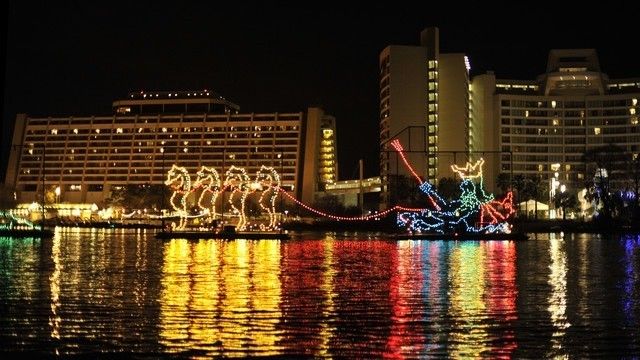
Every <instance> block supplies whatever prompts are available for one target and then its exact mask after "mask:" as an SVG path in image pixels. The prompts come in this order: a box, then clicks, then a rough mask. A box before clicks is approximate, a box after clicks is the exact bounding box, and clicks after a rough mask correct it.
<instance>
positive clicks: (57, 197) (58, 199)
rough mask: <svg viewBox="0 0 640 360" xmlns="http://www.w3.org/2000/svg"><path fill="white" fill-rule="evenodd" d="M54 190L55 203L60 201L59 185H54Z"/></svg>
mask: <svg viewBox="0 0 640 360" xmlns="http://www.w3.org/2000/svg"><path fill="white" fill-rule="evenodd" d="M54 192H55V193H56V204H59V203H60V186H56V189H55V190H54Z"/></svg>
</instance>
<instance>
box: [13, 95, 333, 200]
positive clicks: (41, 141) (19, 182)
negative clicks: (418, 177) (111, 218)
mask: <svg viewBox="0 0 640 360" xmlns="http://www.w3.org/2000/svg"><path fill="white" fill-rule="evenodd" d="M113 109H114V114H113V115H110V116H69V117H53V116H50V117H30V116H28V115H26V114H19V115H18V116H17V119H16V125H15V130H14V134H13V144H14V145H18V146H14V148H15V149H16V150H14V151H12V152H11V154H10V157H9V164H8V169H7V173H6V174H7V175H6V179H5V183H6V184H7V185H9V186H14V187H15V189H16V193H17V198H18V202H21V203H24V202H32V201H39V199H40V198H41V195H40V194H42V193H43V188H42V187H43V185H44V189H45V190H46V191H52V189H53V188H56V187H60V198H59V201H60V202H70V203H89V204H91V203H95V204H98V205H103V204H104V200H105V199H106V198H108V197H109V196H110V194H111V191H112V190H113V189H114V188H116V187H121V186H125V185H129V184H163V183H164V180H165V178H166V172H167V171H168V170H169V169H170V168H171V166H172V164H178V165H180V166H184V167H186V168H187V169H188V171H189V174H190V176H191V178H192V179H195V174H196V172H197V170H198V168H199V167H200V166H202V165H206V166H209V167H213V168H215V169H216V170H217V171H218V173H219V174H220V175H221V177H223V176H224V173H225V171H226V170H228V169H229V167H231V166H232V165H235V166H236V167H243V168H245V169H246V171H247V174H248V175H249V176H250V177H252V178H253V177H254V176H255V174H256V172H257V171H258V169H260V167H261V166H262V165H264V166H269V167H274V168H275V169H276V171H277V172H278V173H279V174H280V178H281V181H282V186H283V188H284V189H285V190H286V191H288V192H290V193H291V194H292V195H293V196H295V197H296V198H298V199H300V200H302V201H303V202H305V203H312V202H313V200H314V196H315V194H316V192H318V191H323V190H324V187H325V185H326V184H331V183H333V182H335V181H336V180H337V177H338V166H337V148H336V140H337V139H336V128H335V118H334V117H332V116H330V115H327V114H325V113H324V111H323V110H322V109H320V108H309V109H308V110H307V111H305V112H296V113H265V114H257V113H240V112H239V107H238V105H236V104H234V103H232V102H230V101H227V100H226V99H224V98H222V97H220V96H218V95H216V94H215V93H213V92H210V91H207V90H202V91H171V92H167V91H163V92H136V93H130V94H129V96H128V97H127V98H126V99H122V100H118V101H114V102H113ZM43 154H44V156H45V157H44V161H43V158H42V156H43ZM43 169H44V179H43V177H42V171H43Z"/></svg>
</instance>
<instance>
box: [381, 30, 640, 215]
mask: <svg viewBox="0 0 640 360" xmlns="http://www.w3.org/2000/svg"><path fill="white" fill-rule="evenodd" d="M469 71H470V61H469V59H468V58H467V57H466V56H465V55H464V54H458V53H456V54H441V53H440V52H439V38H438V29H437V28H427V29H425V30H424V31H422V33H421V45H420V46H399V45H391V46H388V47H386V48H385V49H384V50H383V51H382V52H381V54H380V148H381V151H380V157H381V161H380V166H381V169H380V175H381V180H382V194H383V207H385V206H390V205H392V204H390V198H391V197H392V196H393V193H391V192H390V188H389V185H390V184H392V182H393V179H394V177H395V176H396V175H401V176H410V174H408V173H407V172H406V169H405V167H404V166H403V164H402V162H400V161H398V156H397V155H396V154H395V152H394V150H393V148H392V147H391V146H389V145H390V144H389V143H390V141H391V139H394V138H398V139H399V140H400V141H401V143H402V145H403V147H404V149H405V150H406V154H407V155H408V158H409V159H408V160H409V161H410V162H411V163H412V165H413V166H414V167H415V169H416V171H417V173H418V174H419V175H420V176H421V177H423V178H424V179H428V180H429V181H431V182H433V183H437V181H438V180H439V179H441V178H443V177H450V176H453V175H452V174H451V173H450V171H449V166H450V165H451V164H453V163H457V164H458V165H460V164H464V162H465V161H467V159H469V160H474V161H475V160H477V159H479V158H480V157H483V158H484V160H485V163H484V185H485V187H486V188H488V189H489V190H490V191H496V190H497V189H496V179H497V177H498V175H499V174H500V173H507V174H509V175H514V176H515V175H517V174H521V175H524V176H531V175H535V176H537V177H538V178H540V179H541V180H542V181H543V182H545V183H546V184H548V185H549V186H558V185H560V184H561V185H565V186H566V187H570V186H573V189H574V190H577V189H581V188H583V187H584V185H585V182H586V181H589V180H593V179H594V177H599V176H601V175H599V174H602V176H606V175H607V169H603V168H596V166H595V165H594V164H593V163H589V162H586V161H584V157H583V155H584V154H585V153H588V152H589V151H590V150H594V149H598V148H601V147H603V146H605V145H609V144H613V145H615V146H616V148H617V149H618V151H620V152H622V153H623V154H624V155H623V156H627V157H628V158H629V159H628V163H631V162H632V161H634V160H636V159H637V157H638V154H639V153H640V125H639V124H638V110H639V109H638V99H640V78H624V79H610V78H609V77H608V76H607V75H606V74H605V73H603V72H602V71H601V70H600V65H599V60H598V57H597V54H596V51H595V50H594V49H569V50H551V51H550V52H549V57H548V62H547V68H546V72H545V73H544V74H541V75H540V76H538V77H537V78H536V79H532V80H512V79H500V78H499V77H497V76H496V74H495V73H494V72H493V71H489V72H487V73H486V74H482V75H476V76H473V77H472V79H470V77H469ZM612 170H613V171H614V172H615V171H620V169H618V170H616V169H608V172H611V171H612ZM596 172H598V173H599V174H596ZM608 175H611V174H608ZM609 177H610V178H615V177H611V176H609ZM554 184H555V185H554Z"/></svg>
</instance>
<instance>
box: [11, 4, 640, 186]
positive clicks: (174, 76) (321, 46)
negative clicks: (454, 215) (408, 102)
mask: <svg viewBox="0 0 640 360" xmlns="http://www.w3.org/2000/svg"><path fill="white" fill-rule="evenodd" d="M231 3H234V5H231ZM387 3H392V4H394V5H393V6H392V7H387V6H382V5H375V4H374V5H371V4H369V5H367V6H362V7H358V6H356V5H347V6H346V7H345V5H344V4H341V3H333V2H312V3H305V2H301V3H299V5H291V4H288V5H274V4H271V3H270V2H264V3H254V2H239V1H229V2H218V1H207V2H205V1H198V2H195V1H194V2H187V1H173V2H165V1H153V2H138V1H129V2H118V1H110V2H100V4H94V3H93V2H91V1H59V2H23V1H20V2H18V1H10V2H9V5H6V3H5V5H3V6H4V7H5V8H8V11H7V12H6V14H8V19H7V20H5V23H4V24H3V25H4V26H5V27H6V30H7V31H6V33H7V35H6V38H5V39H3V41H2V45H5V46H6V59H5V65H6V67H5V74H4V82H5V86H4V103H3V126H2V144H3V146H2V167H1V170H0V171H1V173H0V175H1V176H2V178H1V179H2V180H0V181H3V180H4V170H5V166H6V159H7V157H8V153H9V146H8V145H9V143H10V142H11V140H10V136H11V131H12V126H13V121H14V119H15V116H16V113H21V112H24V113H28V114H30V115H33V116H48V115H65V116H71V115H76V116H80V115H108V114H110V113H111V103H112V101H113V100H116V99H119V98H123V97H124V96H126V94H127V93H128V92H129V91H135V90H192V89H209V90H213V91H216V92H218V93H219V94H221V95H223V96H225V97H226V98H227V99H229V100H231V101H233V102H235V103H237V104H238V105H240V107H241V112H276V111H277V112H299V111H304V110H305V109H306V108H307V107H308V106H321V107H323V108H324V109H325V111H326V112H327V113H329V114H332V115H334V116H335V117H336V119H337V127H338V156H339V166H340V178H341V179H350V178H357V176H358V171H357V167H358V159H360V158H362V159H364V163H365V176H367V177H368V176H374V175H377V167H378V152H377V149H378V145H377V144H378V101H379V99H378V55H379V53H380V51H381V50H382V49H383V48H384V47H385V46H387V45H389V44H397V45H418V44H419V36H420V31H421V30H422V29H423V28H425V27H429V26H438V27H439V28H440V48H441V52H445V53H446V52H464V53H466V54H467V55H468V56H469V57H470V60H471V66H472V75H474V74H480V73H484V72H486V71H487V70H493V71H495V73H496V76H497V77H498V78H515V79H534V78H535V77H536V76H537V75H538V74H540V73H543V72H544V70H545V67H546V60H547V55H548V51H549V49H552V48H583V47H584V48H595V49H596V50H597V51H598V54H599V56H600V65H601V67H602V69H603V71H604V72H605V73H607V74H609V76H610V77H612V78H620V77H640V61H638V57H637V52H638V44H639V43H640V25H638V14H639V12H638V10H639V8H640V6H639V5H638V4H637V3H635V4H631V5H630V4H622V3H621V4H615V5H612V7H615V9H611V10H608V9H606V8H603V6H610V4H612V2H606V3H601V4H600V5H598V6H597V7H589V6H588V5H586V3H584V2H581V3H578V4H579V5H577V6H576V7H575V8H570V7H565V8H561V7H559V6H558V5H557V3H558V2H550V3H543V2H536V3H533V2H514V3H513V5H504V4H498V5H491V6H487V5H485V4H484V2H482V3H480V2H475V5H468V4H464V3H462V2H460V3H457V2H455V3H454V2H450V3H448V4H447V5H448V6H449V7H450V8H449V9H446V8H443V9H439V8H435V7H433V5H432V4H433V3H434V2H431V1H429V2H426V1H425V2H424V5H423V6H422V7H415V6H410V5H408V3H404V5H402V4H401V3H399V2H387ZM525 4H526V5H525ZM454 8H455V9H454ZM579 9H584V10H579ZM498 13H502V14H504V15H497V14H498ZM3 33H5V32H4V31H3Z"/></svg>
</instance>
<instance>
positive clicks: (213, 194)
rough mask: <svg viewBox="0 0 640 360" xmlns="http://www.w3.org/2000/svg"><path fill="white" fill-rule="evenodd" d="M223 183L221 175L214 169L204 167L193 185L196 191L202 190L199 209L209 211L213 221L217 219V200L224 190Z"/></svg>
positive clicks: (199, 171)
mask: <svg viewBox="0 0 640 360" xmlns="http://www.w3.org/2000/svg"><path fill="white" fill-rule="evenodd" d="M221 185H222V181H221V180H220V175H218V172H217V171H216V169H214V168H210V167H208V166H204V165H202V166H201V167H200V170H198V172H197V178H196V181H195V182H194V184H193V187H194V189H200V188H202V193H200V197H199V198H198V207H199V208H200V209H202V210H205V211H209V214H210V216H211V218H212V219H215V217H216V215H217V212H216V200H217V199H218V195H220V192H221V190H222V188H221Z"/></svg>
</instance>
